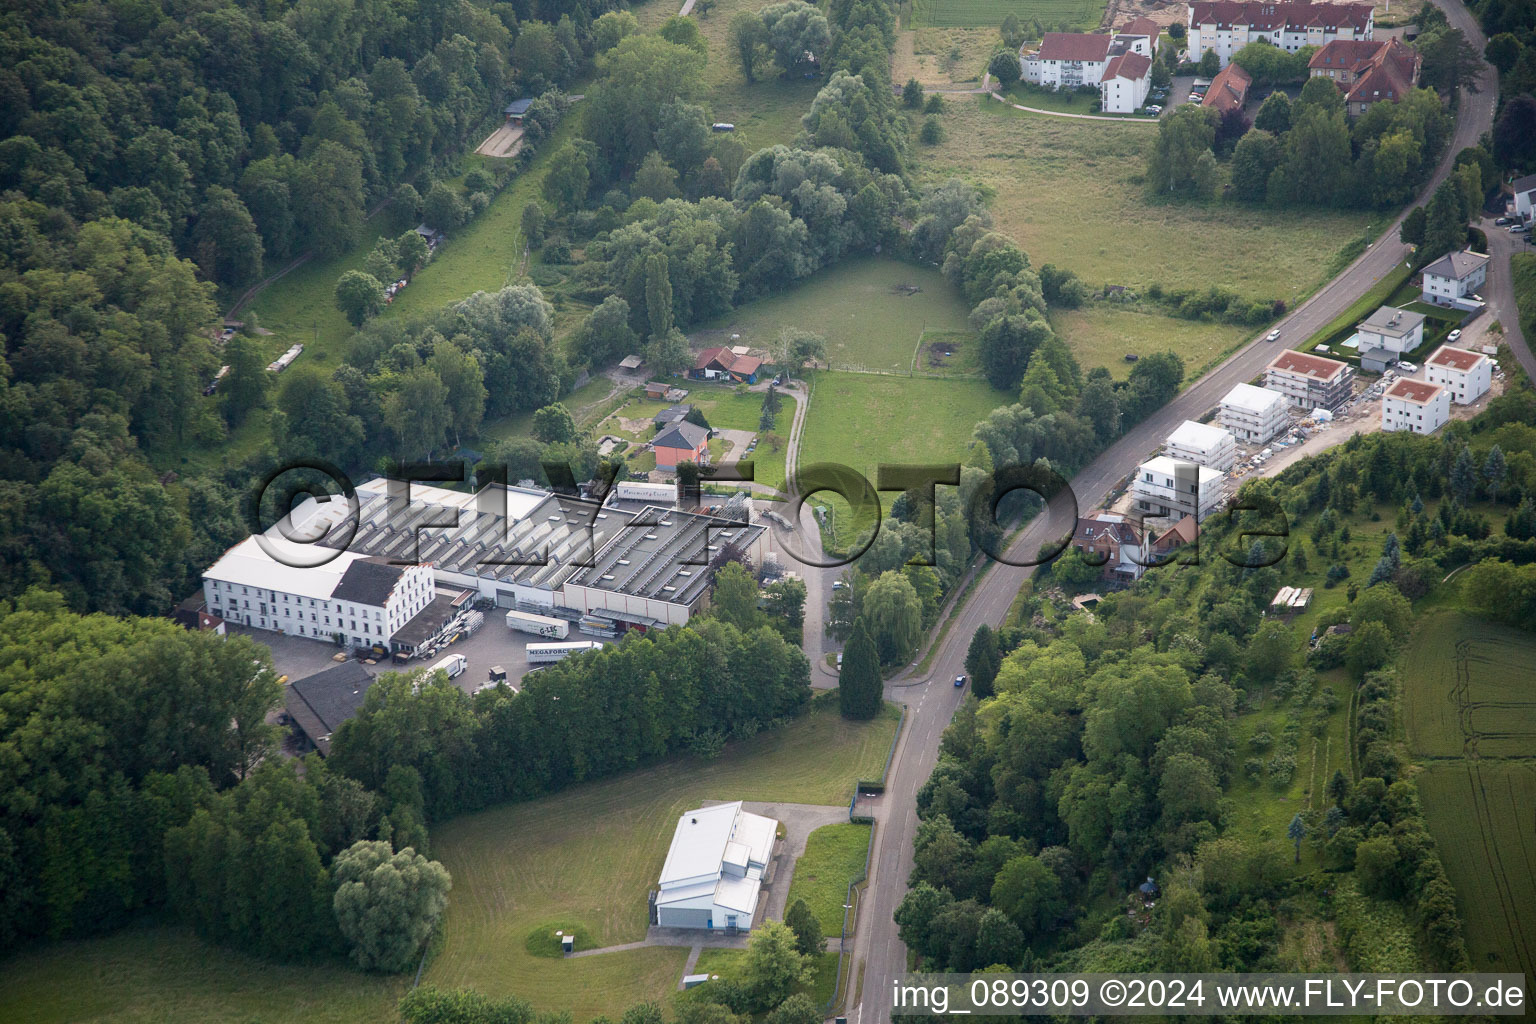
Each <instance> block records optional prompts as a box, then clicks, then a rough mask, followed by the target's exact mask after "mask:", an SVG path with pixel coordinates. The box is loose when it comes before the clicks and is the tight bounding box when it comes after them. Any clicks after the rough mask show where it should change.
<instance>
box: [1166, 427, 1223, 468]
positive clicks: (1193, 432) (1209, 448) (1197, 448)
mask: <svg viewBox="0 0 1536 1024" xmlns="http://www.w3.org/2000/svg"><path fill="white" fill-rule="evenodd" d="M1163 454H1165V455H1167V456H1168V457H1169V458H1174V459H1183V460H1184V461H1185V462H1193V463H1195V464H1197V465H1200V466H1205V467H1207V468H1209V469H1214V470H1216V471H1217V472H1219V473H1226V472H1229V471H1230V470H1231V469H1232V466H1233V465H1234V464H1235V463H1236V462H1237V442H1236V441H1235V440H1234V439H1233V437H1232V435H1231V434H1230V433H1228V432H1227V431H1226V430H1223V429H1222V428H1221V427H1213V426H1211V425H1209V424H1206V423H1196V422H1195V421H1194V420H1185V421H1184V422H1183V423H1180V424H1179V425H1178V427H1177V428H1176V429H1175V430H1174V432H1173V433H1171V434H1169V435H1168V441H1167V443H1166V444H1165V445H1164V446H1163Z"/></svg>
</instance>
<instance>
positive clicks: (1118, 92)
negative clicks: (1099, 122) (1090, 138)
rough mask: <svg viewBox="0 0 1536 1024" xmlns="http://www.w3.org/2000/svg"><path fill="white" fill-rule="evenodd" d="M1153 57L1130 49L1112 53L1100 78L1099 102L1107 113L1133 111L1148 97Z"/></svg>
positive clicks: (1127, 112)
mask: <svg viewBox="0 0 1536 1024" xmlns="http://www.w3.org/2000/svg"><path fill="white" fill-rule="evenodd" d="M1151 88H1152V58H1151V57H1147V56H1144V55H1142V54H1139V53H1132V52H1126V53H1122V54H1120V55H1119V56H1116V57H1111V58H1110V59H1109V65H1108V66H1107V67H1106V68H1105V69H1104V77H1103V78H1102V79H1101V80H1100V81H1099V106H1100V108H1101V109H1103V111H1104V112H1105V113H1107V114H1129V113H1130V112H1131V111H1133V110H1135V109H1136V108H1137V107H1139V106H1141V105H1142V104H1143V103H1145V102H1146V101H1147V93H1148V91H1149V90H1151Z"/></svg>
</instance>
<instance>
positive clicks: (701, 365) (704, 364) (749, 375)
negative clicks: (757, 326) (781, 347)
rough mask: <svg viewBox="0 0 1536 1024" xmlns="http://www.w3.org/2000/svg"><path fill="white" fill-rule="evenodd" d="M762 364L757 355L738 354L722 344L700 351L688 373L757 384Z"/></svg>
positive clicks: (708, 377) (706, 378)
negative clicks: (758, 372)
mask: <svg viewBox="0 0 1536 1024" xmlns="http://www.w3.org/2000/svg"><path fill="white" fill-rule="evenodd" d="M762 366H763V361H762V360H761V359H759V358H757V357H756V356H749V355H746V354H744V353H743V354H738V353H735V352H732V351H731V350H730V349H728V348H726V347H724V346H723V345H722V346H720V347H718V348H707V349H705V350H704V351H702V352H700V353H699V357H698V358H697V359H695V360H694V362H693V369H692V370H691V371H690V372H689V374H688V375H689V376H690V377H694V378H697V379H698V380H734V381H737V382H739V383H743V384H756V383H757V371H758V370H760V369H762Z"/></svg>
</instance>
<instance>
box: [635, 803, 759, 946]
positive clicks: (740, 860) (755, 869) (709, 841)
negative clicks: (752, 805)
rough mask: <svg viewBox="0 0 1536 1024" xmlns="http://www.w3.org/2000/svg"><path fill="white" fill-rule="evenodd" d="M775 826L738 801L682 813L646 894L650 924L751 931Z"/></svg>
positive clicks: (668, 926) (663, 926)
mask: <svg viewBox="0 0 1536 1024" xmlns="http://www.w3.org/2000/svg"><path fill="white" fill-rule="evenodd" d="M778 829H779V823H778V822H776V821H774V820H773V819H772V818H765V817H763V816H762V815H760V814H752V813H750V812H748V811H744V810H742V807H741V801H739V800H738V801H737V802H735V803H731V804H717V805H715V806H714V807H699V808H695V809H694V810H691V811H687V812H685V813H684V814H683V816H682V817H680V818H678V819H677V830H676V831H675V832H673V833H672V846H671V848H670V849H668V850H667V859H666V862H665V863H664V864H663V865H662V868H661V881H660V883H659V884H658V886H657V888H656V890H655V891H653V892H652V893H651V923H652V924H654V925H657V926H659V927H662V928H706V929H716V928H719V929H733V930H736V931H742V932H745V931H750V930H751V928H752V925H753V918H754V915H755V914H756V913H757V902H758V895H759V894H760V893H761V891H762V887H763V873H764V872H765V871H766V870H767V868H768V862H769V861H771V860H772V859H773V844H774V841H775V839H776V838H777V836H778Z"/></svg>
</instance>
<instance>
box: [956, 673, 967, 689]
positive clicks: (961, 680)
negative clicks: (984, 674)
mask: <svg viewBox="0 0 1536 1024" xmlns="http://www.w3.org/2000/svg"><path fill="white" fill-rule="evenodd" d="M964 685H965V676H964V675H963V674H962V675H958V676H955V687H956V688H957V689H958V688H959V687H962V686H964Z"/></svg>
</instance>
